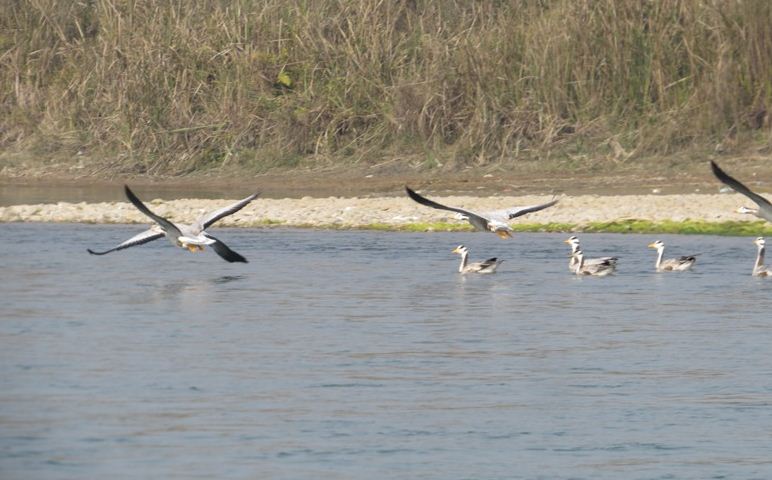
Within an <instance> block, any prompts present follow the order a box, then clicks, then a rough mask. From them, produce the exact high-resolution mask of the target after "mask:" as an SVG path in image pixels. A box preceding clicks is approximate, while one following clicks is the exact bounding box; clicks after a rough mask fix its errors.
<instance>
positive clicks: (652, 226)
mask: <svg viewBox="0 0 772 480" xmlns="http://www.w3.org/2000/svg"><path fill="white" fill-rule="evenodd" d="M333 228H337V229H339V228H342V226H340V225H338V226H335V227H333ZM356 228H359V229H363V230H379V231H400V232H470V231H472V230H473V229H472V227H471V226H469V225H467V224H460V223H410V224H405V225H388V224H383V223H374V224H370V225H362V226H357V227H356ZM512 229H513V230H514V231H516V232H571V233H580V232H581V233H644V234H664V233H669V234H682V235H726V236H759V235H760V236H772V225H770V224H768V223H766V222H763V221H757V222H706V221H702V220H685V221H683V222H676V221H671V220H666V221H660V222H653V221H650V220H618V221H614V222H590V223H586V224H581V225H580V224H571V223H520V224H516V225H513V226H512Z"/></svg>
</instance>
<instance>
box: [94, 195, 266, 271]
mask: <svg viewBox="0 0 772 480" xmlns="http://www.w3.org/2000/svg"><path fill="white" fill-rule="evenodd" d="M124 191H125V193H126V197H127V198H128V199H129V201H130V202H131V203H132V204H133V205H134V206H135V207H137V210H139V211H140V212H142V213H144V214H145V215H147V216H148V217H150V218H151V219H152V220H153V221H154V222H155V224H154V225H153V226H151V227H150V228H149V229H147V230H145V231H144V232H141V233H139V234H137V235H135V236H133V237H131V238H130V239H128V240H126V241H125V242H122V243H121V244H119V245H118V246H116V247H114V248H111V249H109V250H105V251H102V252H97V251H94V250H91V249H88V253H90V254H92V255H106V254H108V253H110V252H115V251H118V250H123V249H125V248H129V247H135V246H137V245H143V244H145V243H148V242H152V241H153V240H157V239H159V238H163V237H166V238H167V239H168V240H169V242H171V244H172V245H174V246H176V247H180V248H184V249H187V250H188V251H190V252H200V251H203V250H204V247H206V246H211V247H212V250H214V252H215V253H216V254H217V255H219V256H220V257H221V258H222V259H223V260H225V261H226V262H241V263H247V259H246V258H244V257H243V256H241V255H240V254H238V253H236V252H234V251H233V250H231V249H230V248H228V246H227V245H225V244H224V243H223V242H222V241H220V240H219V239H217V238H215V237H214V236H212V235H211V234H210V233H209V232H207V231H206V229H207V228H209V227H210V226H211V225H212V224H214V223H215V222H216V221H218V220H220V219H221V218H223V217H227V216H228V215H232V214H234V213H236V212H238V211H239V210H241V209H242V208H244V207H245V206H247V205H248V204H249V202H251V201H252V200H254V199H255V198H257V196H258V194H257V193H254V194H252V195H250V196H248V197H247V198H245V199H243V200H239V201H238V202H236V203H234V204H232V205H228V206H227V207H223V208H221V209H219V210H215V211H213V212H210V213H207V214H205V215H203V216H202V217H201V218H199V219H198V220H197V221H196V222H195V223H193V224H191V225H183V224H175V223H173V222H171V221H169V220H167V219H166V218H164V217H162V216H160V215H158V214H156V213H153V212H152V211H151V210H150V209H149V208H147V206H146V205H145V204H144V203H142V201H141V200H140V199H139V198H137V196H136V195H135V194H134V192H132V191H131V189H130V188H129V187H128V185H126V186H124Z"/></svg>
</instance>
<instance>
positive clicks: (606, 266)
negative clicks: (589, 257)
mask: <svg viewBox="0 0 772 480" xmlns="http://www.w3.org/2000/svg"><path fill="white" fill-rule="evenodd" d="M571 256H572V257H575V258H576V262H575V266H574V273H575V274H576V275H580V276H581V275H592V276H595V277H605V276H606V275H611V274H612V273H614V270H615V269H616V262H615V261H613V262H612V261H611V260H610V259H609V260H601V259H595V260H597V261H596V262H593V263H587V262H586V261H585V260H584V253H582V250H581V249H577V250H576V251H575V252H573V253H572V254H571Z"/></svg>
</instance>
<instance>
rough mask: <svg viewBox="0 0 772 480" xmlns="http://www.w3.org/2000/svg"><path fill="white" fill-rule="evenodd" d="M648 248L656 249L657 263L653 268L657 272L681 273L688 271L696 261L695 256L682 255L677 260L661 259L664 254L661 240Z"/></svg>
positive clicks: (663, 245)
mask: <svg viewBox="0 0 772 480" xmlns="http://www.w3.org/2000/svg"><path fill="white" fill-rule="evenodd" d="M649 248H656V249H657V263H656V264H655V267H656V269H657V271H658V272H683V271H684V270H689V269H690V268H692V265H694V262H696V261H697V255H698V254H695V255H684V256H682V257H678V258H667V259H665V260H663V259H662V255H663V254H664V253H665V244H664V243H663V242H662V240H657V241H656V242H652V243H650V244H649Z"/></svg>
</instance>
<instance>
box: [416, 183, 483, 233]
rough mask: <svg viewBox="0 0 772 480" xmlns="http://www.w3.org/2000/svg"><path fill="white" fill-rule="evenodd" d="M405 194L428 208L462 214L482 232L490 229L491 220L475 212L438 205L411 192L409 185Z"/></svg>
mask: <svg viewBox="0 0 772 480" xmlns="http://www.w3.org/2000/svg"><path fill="white" fill-rule="evenodd" d="M405 192H407V195H408V196H409V197H410V198H412V199H413V200H415V201H416V202H418V203H420V204H421V205H425V206H427V207H432V208H437V209H439V210H448V211H451V212H456V213H460V214H461V215H463V216H465V217H466V218H467V220H468V221H469V223H471V224H472V225H473V226H474V227H476V228H478V229H480V230H487V229H488V223H489V221H490V220H488V219H487V218H485V217H483V216H482V215H478V214H476V213H474V212H470V211H469V210H464V209H463V208H458V207H448V206H446V205H442V204H441V203H437V202H435V201H433V200H429V199H428V198H426V197H422V196H421V195H419V194H417V193H416V192H414V191H413V190H411V189H410V188H409V187H408V186H407V185H405Z"/></svg>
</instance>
